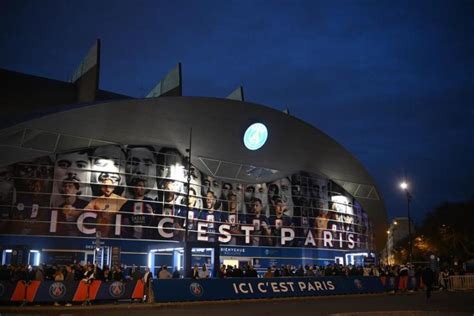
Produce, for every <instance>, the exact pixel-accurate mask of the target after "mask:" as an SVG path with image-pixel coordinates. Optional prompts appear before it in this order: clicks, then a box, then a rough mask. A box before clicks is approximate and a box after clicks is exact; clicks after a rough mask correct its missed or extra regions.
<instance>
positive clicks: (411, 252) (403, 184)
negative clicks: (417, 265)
mask: <svg viewBox="0 0 474 316" xmlns="http://www.w3.org/2000/svg"><path fill="white" fill-rule="evenodd" d="M400 188H402V190H404V191H405V193H406V196H407V215H408V261H409V262H411V259H412V254H413V247H412V240H411V216H410V202H411V199H412V197H411V194H410V192H408V183H406V181H403V182H402V183H400Z"/></svg>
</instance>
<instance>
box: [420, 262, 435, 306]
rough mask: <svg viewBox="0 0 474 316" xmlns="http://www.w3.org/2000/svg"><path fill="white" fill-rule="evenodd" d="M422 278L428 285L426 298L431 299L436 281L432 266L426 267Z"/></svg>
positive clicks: (426, 285)
mask: <svg viewBox="0 0 474 316" xmlns="http://www.w3.org/2000/svg"><path fill="white" fill-rule="evenodd" d="M421 278H422V280H423V283H424V284H425V287H426V299H429V298H430V297H431V290H432V289H433V282H434V275H433V270H431V268H430V267H426V268H425V269H424V270H423V273H422V275H421Z"/></svg>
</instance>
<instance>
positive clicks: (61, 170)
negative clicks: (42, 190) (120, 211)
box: [51, 151, 91, 207]
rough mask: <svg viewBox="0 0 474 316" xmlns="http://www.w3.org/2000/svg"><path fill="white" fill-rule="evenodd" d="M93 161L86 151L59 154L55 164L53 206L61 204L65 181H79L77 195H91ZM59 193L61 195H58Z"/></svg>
mask: <svg viewBox="0 0 474 316" xmlns="http://www.w3.org/2000/svg"><path fill="white" fill-rule="evenodd" d="M90 170H91V163H90V160H89V155H88V153H87V152H86V151H79V152H72V153H65V154H58V155H57V156H56V161H55V164H54V184H53V196H52V198H51V206H53V207H56V206H59V205H61V203H62V202H63V199H62V197H61V196H60V195H62V192H61V191H62V185H63V182H64V181H66V180H67V181H72V182H75V183H77V185H78V186H79V189H78V191H77V195H82V196H85V197H88V196H90V184H89V183H90V181H91V171H90ZM58 193H59V194H60V195H58Z"/></svg>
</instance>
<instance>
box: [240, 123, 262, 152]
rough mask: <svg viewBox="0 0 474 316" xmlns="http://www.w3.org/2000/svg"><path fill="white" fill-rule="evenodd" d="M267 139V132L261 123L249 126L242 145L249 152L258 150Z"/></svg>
mask: <svg viewBox="0 0 474 316" xmlns="http://www.w3.org/2000/svg"><path fill="white" fill-rule="evenodd" d="M267 138H268V130H267V127H266V126H265V125H263V124H262V123H254V124H252V125H250V126H249V127H248V128H247V130H246V131H245V134H244V145H245V147H247V149H249V150H257V149H260V148H261V147H262V146H263V145H264V144H265V142H266V141H267Z"/></svg>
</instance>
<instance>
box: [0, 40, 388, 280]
mask: <svg viewBox="0 0 474 316" xmlns="http://www.w3.org/2000/svg"><path fill="white" fill-rule="evenodd" d="M0 75H1V77H2V78H3V82H7V85H6V86H5V87H4V89H5V91H2V99H3V101H2V108H3V109H4V114H5V115H4V116H5V119H4V121H3V122H2V126H1V131H0V146H1V148H2V150H1V155H0V175H1V178H0V181H1V183H0V195H1V196H0V210H1V223H0V234H1V237H0V238H1V240H2V242H1V246H2V249H1V250H2V263H3V264H5V263H17V264H20V263H21V264H32V265H38V264H40V263H47V264H68V263H71V262H74V261H76V262H91V263H92V262H97V263H98V264H99V265H109V266H111V265H116V264H124V265H132V264H135V265H137V266H141V267H144V266H149V267H151V268H157V267H159V266H161V265H163V264H166V265H168V266H171V267H177V268H178V269H185V270H186V269H187V268H190V267H191V266H192V265H195V264H199V265H202V264H207V265H208V266H209V267H211V270H214V271H216V269H217V267H218V266H219V265H221V264H226V265H242V264H251V265H253V266H254V267H255V268H256V270H257V271H258V272H259V273H263V271H264V270H266V268H267V267H268V266H272V265H277V266H280V265H294V266H299V265H302V266H304V265H328V264H333V263H340V264H355V265H362V264H363V263H364V260H367V259H366V258H367V257H371V258H373V257H376V254H377V253H378V252H379V251H380V250H381V249H382V248H383V246H384V244H385V240H386V233H385V231H386V227H387V213H386V209H385V206H384V203H383V200H382V197H381V194H380V192H379V191H378V189H377V186H376V184H375V183H374V181H373V179H372V177H371V176H370V174H369V173H368V172H367V170H366V169H365V168H364V166H362V164H361V163H360V162H359V161H358V160H357V159H356V158H355V157H354V156H353V155H352V154H351V153H350V152H349V151H348V150H346V149H345V148H343V147H342V146H341V145H340V144H338V143H337V142H336V141H335V140H333V139H331V138H330V137H329V136H328V135H326V134H324V133H323V132H322V131H320V130H319V129H317V128H316V127H313V126H311V125H309V124H307V123H305V122H304V121H301V120H299V119H297V118H295V117H293V116H291V115H290V114H289V113H288V112H282V111H278V110H275V109H272V108H269V107H266V106H263V105H259V104H254V103H250V102H246V101H245V100H244V96H243V89H242V88H241V87H239V88H238V89H237V90H235V91H234V92H233V93H231V95H229V97H228V98H205V97H186V96H182V81H181V65H180V64H178V65H177V66H176V68H174V69H173V70H172V71H171V72H170V73H169V74H168V75H167V76H166V77H165V78H164V79H163V80H162V81H160V82H159V83H158V84H157V85H156V87H155V88H154V89H153V90H152V91H151V92H150V93H149V94H148V95H147V97H146V98H143V99H135V98H132V97H128V96H124V95H120V94H117V93H113V92H109V91H104V90H100V89H99V77H100V76H99V75H100V42H99V41H97V42H96V44H95V45H94V46H93V47H92V48H91V50H90V51H89V53H88V54H87V56H86V58H85V59H84V61H83V62H82V63H81V65H80V66H79V67H78V69H77V70H76V71H75V72H74V75H73V76H72V78H71V81H70V82H63V81H57V80H51V79H46V78H41V77H35V76H30V75H25V74H19V73H16V72H12V71H8V70H1V71H0ZM371 260H372V259H371Z"/></svg>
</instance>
